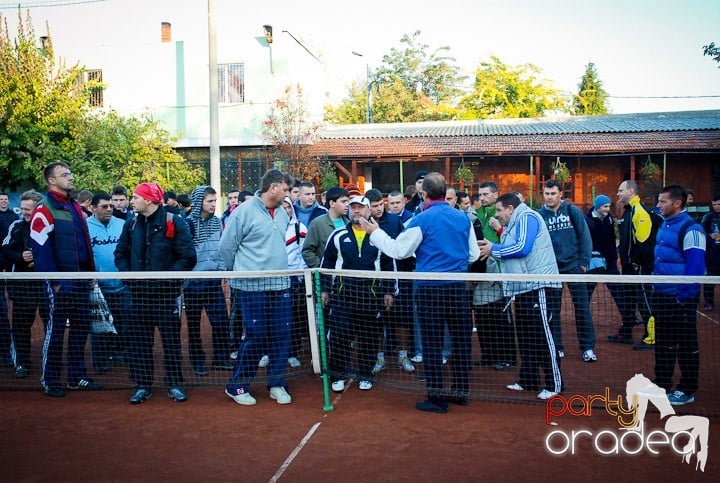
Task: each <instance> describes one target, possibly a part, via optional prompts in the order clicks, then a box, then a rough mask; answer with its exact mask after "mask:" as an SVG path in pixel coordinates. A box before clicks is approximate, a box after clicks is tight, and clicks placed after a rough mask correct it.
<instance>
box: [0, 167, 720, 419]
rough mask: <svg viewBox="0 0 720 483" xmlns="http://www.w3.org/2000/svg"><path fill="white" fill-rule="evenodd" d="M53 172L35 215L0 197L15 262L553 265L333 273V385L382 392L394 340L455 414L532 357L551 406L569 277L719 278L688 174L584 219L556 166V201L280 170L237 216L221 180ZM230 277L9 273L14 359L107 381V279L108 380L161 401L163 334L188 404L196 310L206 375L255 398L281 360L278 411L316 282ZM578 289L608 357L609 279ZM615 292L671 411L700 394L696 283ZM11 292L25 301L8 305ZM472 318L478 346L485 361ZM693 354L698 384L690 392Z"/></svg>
mask: <svg viewBox="0 0 720 483" xmlns="http://www.w3.org/2000/svg"><path fill="white" fill-rule="evenodd" d="M43 177H44V179H45V182H46V184H47V192H46V194H45V195H43V194H40V193H38V192H36V191H34V190H29V191H27V192H25V193H23V194H22V195H21V197H20V217H18V216H17V215H16V214H15V213H14V212H12V211H10V210H8V196H7V194H5V193H0V239H2V240H3V244H2V252H0V253H2V257H1V261H2V264H3V269H4V270H8V271H15V272H29V271H37V272H94V271H99V272H128V271H133V272H139V271H148V272H172V271H225V270H232V271H238V272H246V273H249V274H252V272H259V271H268V270H270V271H279V272H282V271H286V270H302V269H305V268H323V269H337V270H343V271H352V270H362V271H377V272H410V271H417V272H424V273H442V274H447V273H464V272H468V271H473V272H488V273H510V274H529V275H543V276H544V277H542V279H540V280H539V281H507V280H503V281H500V280H497V281H483V282H480V283H473V284H468V283H466V282H463V281H457V280H452V279H451V278H447V277H438V278H437V279H428V280H416V281H414V282H412V281H408V280H401V281H397V280H395V279H393V278H386V277H378V278H377V279H373V278H368V277H351V276H347V275H332V276H331V275H323V276H322V278H321V298H322V306H323V310H324V311H325V316H326V320H327V327H328V334H327V337H328V347H329V367H330V371H331V378H332V389H333V390H334V391H337V392H341V391H344V390H346V388H347V387H348V384H349V381H350V380H351V378H354V379H357V381H358V388H359V389H360V390H370V389H372V387H373V383H374V377H375V376H376V375H377V374H378V373H380V372H381V371H383V370H384V369H385V368H386V366H387V362H386V357H385V353H386V352H394V353H397V363H398V366H399V368H400V369H401V370H403V371H405V372H408V373H410V372H414V371H416V366H415V364H423V371H422V376H421V378H422V379H423V380H425V381H426V386H427V399H426V400H424V401H421V402H418V403H417V405H416V407H417V409H419V410H422V411H429V412H434V413H446V412H447V411H448V404H449V403H452V404H459V405H467V404H468V395H469V390H470V387H469V386H470V377H469V374H470V370H471V367H472V365H473V364H475V365H478V366H490V367H493V368H494V369H495V370H498V371H507V370H510V369H512V368H514V367H516V366H517V364H518V357H517V356H518V355H519V356H520V359H519V362H520V368H519V373H518V379H517V381H516V382H513V383H510V384H508V385H507V389H508V390H510V391H537V397H538V398H540V399H543V400H547V399H550V398H552V397H553V396H555V395H557V394H559V393H560V392H562V391H563V390H564V383H563V379H562V372H561V360H562V359H563V358H564V357H565V353H566V348H565V345H564V342H563V337H562V331H561V327H562V324H561V320H560V317H561V313H562V310H561V309H562V307H561V305H562V299H563V297H562V293H563V283H562V282H561V281H560V280H561V279H560V276H559V275H560V274H583V273H588V272H590V273H608V274H619V273H623V274H643V275H646V274H657V275H678V276H679V275H685V276H688V275H690V276H692V275H704V274H705V273H706V271H707V273H709V274H716V273H720V261H719V260H720V195H719V196H716V197H715V198H714V199H713V203H712V206H713V210H712V211H711V213H709V214H708V215H707V216H706V217H705V219H704V220H703V222H702V223H697V222H695V221H694V220H693V219H692V218H691V217H690V216H689V215H688V214H687V212H686V210H685V205H686V203H687V196H688V193H687V191H686V190H685V189H683V188H682V187H680V186H677V185H671V186H667V187H664V188H663V189H662V191H661V192H660V193H659V196H658V203H657V206H656V207H655V210H648V208H647V207H645V206H644V205H643V203H642V202H641V201H640V197H639V190H638V185H637V184H636V183H635V182H634V181H632V180H626V181H624V182H623V183H622V184H621V185H620V186H619V189H618V193H617V196H618V202H619V203H620V204H622V206H623V207H624V213H623V215H622V217H621V218H620V219H619V220H614V219H613V217H612V215H611V214H610V211H611V204H612V202H611V199H610V197H608V196H606V195H599V196H597V197H596V198H595V200H594V203H593V207H592V208H591V209H590V210H589V211H588V212H587V213H583V212H582V211H580V210H579V209H578V208H577V207H575V206H574V205H572V204H570V203H568V202H567V201H565V200H564V199H563V190H562V188H563V187H562V185H561V184H560V183H558V182H557V181H556V180H554V179H550V180H548V181H547V182H546V183H545V184H544V187H543V197H544V204H543V205H542V206H541V207H540V209H539V210H534V209H532V208H531V207H530V206H528V205H527V204H526V203H525V202H524V199H523V197H522V194H520V193H516V192H511V193H504V194H500V193H499V192H498V187H497V185H496V184H495V183H493V182H491V181H485V182H483V183H481V184H480V185H479V189H478V193H477V194H474V195H472V196H469V195H468V194H467V193H466V192H463V191H459V190H456V189H454V188H452V187H450V186H448V185H447V184H446V182H445V179H444V178H443V177H442V175H440V174H439V173H428V172H426V171H420V172H418V173H417V174H416V179H415V185H414V186H413V187H409V188H412V189H408V191H407V195H404V194H403V193H400V192H399V191H392V192H390V193H389V194H388V196H387V204H386V203H385V200H384V198H383V195H382V193H381V192H380V191H378V190H375V189H370V190H368V191H366V192H365V193H362V192H360V190H359V189H358V188H357V186H355V185H346V186H345V187H340V186H335V187H332V188H330V189H328V190H327V191H326V192H325V193H323V202H322V203H320V202H318V193H317V192H316V187H315V185H314V184H313V183H312V182H309V181H303V182H296V181H295V180H293V179H292V177H291V176H289V175H287V174H286V173H283V172H281V171H279V170H277V169H271V170H268V171H267V172H266V173H265V174H264V175H263V177H262V180H261V183H260V187H259V190H258V191H257V192H256V193H252V192H249V191H240V190H231V191H230V192H228V193H227V200H228V206H227V209H226V210H225V212H224V213H223V214H222V216H220V217H218V216H216V215H215V212H216V206H217V202H218V193H217V192H216V191H215V190H214V189H213V188H212V187H211V186H206V185H202V186H198V187H197V188H196V189H194V190H193V191H192V193H190V194H189V195H187V196H185V197H183V196H175V195H174V193H171V192H165V191H163V189H162V188H161V187H160V186H159V185H158V184H156V183H151V182H144V183H140V184H139V185H137V187H135V189H134V190H133V192H132V195H131V196H129V193H128V191H127V190H126V189H125V188H124V187H122V186H116V187H115V188H114V189H113V190H112V191H111V192H110V193H96V194H93V193H90V192H88V191H86V190H83V191H79V192H78V191H76V190H75V186H74V183H73V175H72V172H71V170H70V167H69V166H68V165H67V164H65V163H62V162H56V163H52V164H50V165H49V166H47V167H46V168H45V170H44V172H43ZM185 198H186V199H185ZM655 211H657V213H656V212H655ZM616 225H618V226H619V230H618V231H619V234H620V236H619V240H616V231H615V227H616ZM618 256H619V262H620V264H619V265H620V269H618ZM498 278H500V277H498ZM225 282H226V281H224V280H222V279H220V278H217V279H209V278H198V279H190V280H181V279H177V278H172V277H169V278H152V277H148V278H143V279H100V280H96V281H95V280H93V281H92V284H91V283H90V282H89V281H87V280H81V279H72V278H63V277H62V276H61V275H58V277H57V278H56V279H55V278H53V279H49V280H47V281H36V280H12V279H10V280H8V281H7V287H5V286H3V287H2V296H0V356H1V357H2V362H3V363H4V364H5V365H7V366H12V367H14V368H15V375H16V377H18V378H25V377H28V376H29V375H30V374H36V375H38V376H39V379H40V382H41V385H42V388H43V390H44V392H45V394H46V395H47V396H49V397H62V396H64V394H65V390H66V389H69V390H97V389H101V388H102V385H101V384H99V383H98V382H96V381H94V380H93V379H92V378H90V377H89V376H88V370H87V366H86V361H85V346H86V344H87V341H88V338H89V333H90V320H91V314H90V303H89V301H90V297H91V292H93V290H95V287H94V285H95V284H97V288H98V289H99V291H100V293H101V294H102V297H103V298H104V299H105V300H106V301H107V305H108V308H109V310H110V312H111V313H112V314H113V318H114V322H115V325H116V328H117V335H113V336H111V335H93V336H92V338H91V346H92V351H91V353H92V364H93V369H94V371H95V372H96V373H103V372H106V371H107V370H108V366H109V364H110V362H112V361H117V362H127V364H128V367H129V376H130V379H131V380H132V381H133V382H134V384H135V388H134V389H133V392H132V394H131V397H130V400H129V401H130V403H132V404H140V403H143V402H145V401H146V400H147V399H148V398H150V397H151V396H152V386H153V382H154V370H153V368H154V361H153V354H154V340H155V329H156V328H157V329H158V331H159V333H160V337H161V340H162V350H163V364H164V378H165V381H164V382H165V385H166V386H167V387H168V388H169V389H168V391H167V395H168V397H170V398H171V399H172V400H174V401H177V402H183V401H186V400H187V399H188V397H187V394H186V391H185V389H184V381H183V373H182V360H183V355H182V350H181V343H180V333H181V323H182V322H181V316H180V315H181V312H182V309H183V308H184V310H185V315H186V317H185V318H186V324H187V337H188V358H189V361H190V365H191V367H192V370H193V373H194V374H195V375H197V376H200V377H202V376H207V375H208V374H209V372H210V370H217V371H230V376H229V378H228V383H227V385H226V387H225V393H226V394H227V396H228V397H229V398H231V399H232V400H233V401H234V402H236V403H238V404H240V405H254V404H256V403H257V399H256V398H255V397H254V396H253V395H252V394H251V392H250V389H251V383H252V382H253V380H254V379H255V376H256V372H257V370H258V367H266V368H267V389H268V394H269V397H270V398H271V399H272V400H275V401H276V402H277V403H278V404H289V403H291V402H292V396H291V394H290V392H289V388H288V384H287V381H286V379H285V373H286V368H287V367H288V366H289V367H293V368H295V367H300V366H301V365H302V363H303V362H302V361H301V348H302V340H303V338H306V337H308V336H309V334H308V333H307V311H306V301H305V298H306V297H305V290H304V285H305V284H304V280H303V277H302V276H301V275H295V276H292V277H290V276H287V275H284V274H278V275H273V276H270V277H267V276H258V277H252V276H249V277H243V278H233V279H231V280H229V287H226V286H225V285H224V284H225ZM567 285H568V289H569V293H570V295H571V299H572V305H573V310H574V322H575V325H576V327H577V337H578V352H579V354H580V355H579V357H580V358H581V359H582V361H584V362H586V363H592V362H594V361H596V360H597V359H598V355H597V354H596V352H595V351H596V337H595V328H594V323H593V319H592V313H591V311H590V299H591V298H592V294H593V291H594V290H595V285H596V284H588V283H584V282H573V283H568V284H567ZM607 286H608V289H609V290H610V293H611V294H612V297H613V300H614V301H615V303H616V305H617V307H618V310H619V313H620V314H621V317H622V324H621V326H620V327H619V330H618V333H617V334H613V335H611V336H610V337H609V338H608V339H609V341H610V342H612V343H619V344H629V345H632V346H633V348H634V349H637V350H653V349H654V351H655V360H656V363H655V376H656V377H655V381H654V382H655V383H656V384H657V385H659V386H661V387H663V388H665V389H666V391H667V393H668V399H669V401H670V403H671V404H686V403H689V402H693V401H694V394H695V392H696V391H697V389H698V367H699V351H698V342H697V330H696V310H695V309H696V306H697V305H698V303H699V301H700V294H701V289H700V286H699V284H687V283H676V284H653V286H649V285H641V286H636V285H631V284H617V283H615V284H607ZM710 287H711V288H713V287H712V286H710ZM227 293H229V294H230V298H231V304H230V308H229V310H228V304H227V303H226V294H227ZM713 295H714V291H713V290H711V289H710V288H706V289H705V291H704V302H705V307H704V308H705V309H706V310H713V309H714V297H713ZM6 296H7V297H8V298H9V299H10V300H12V311H11V313H8V304H7V299H6ZM150 307H151V309H149V308H150ZM203 312H205V314H206V316H207V319H208V320H209V322H210V326H211V332H212V344H211V347H212V356H211V359H210V361H211V362H210V364H209V366H208V361H207V354H206V353H205V349H204V348H203V347H204V346H203V342H202V339H201V317H202V314H203ZM566 313H567V311H566ZM36 316H39V319H40V320H41V321H42V323H43V324H44V326H45V338H44V341H43V347H42V353H43V356H42V367H40V368H33V367H32V362H31V358H30V354H31V348H30V344H31V337H30V333H31V328H32V325H33V323H34V321H35V320H36ZM638 324H642V325H643V327H644V334H643V337H642V339H641V341H640V342H639V343H637V344H635V343H634V340H633V336H632V331H633V328H634V327H635V326H636V325H638ZM68 325H69V333H68V337H67V340H68V342H67V354H66V358H65V360H66V361H67V367H66V374H67V375H66V381H65V384H64V385H63V384H62V382H61V374H63V372H64V371H63V349H64V340H65V332H66V328H67V326H68ZM473 328H475V332H477V338H478V342H479V346H480V351H481V358H480V359H477V360H475V361H473V360H472V358H471V353H472V337H473V336H472V334H473V332H474V331H473ZM355 352H356V353H357V355H354V353H355ZM355 360H356V361H357V362H356V363H355V362H354V361H355ZM676 363H678V364H679V368H680V372H681V378H680V380H679V383H678V384H677V385H674V384H673V373H674V369H675V365H676ZM446 364H449V367H450V381H449V384H446V382H445V368H444V366H445V365H446Z"/></svg>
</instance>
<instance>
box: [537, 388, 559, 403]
mask: <svg viewBox="0 0 720 483" xmlns="http://www.w3.org/2000/svg"><path fill="white" fill-rule="evenodd" d="M558 394H559V393H557V392H552V391H548V390H547V389H543V390H542V391H540V392H539V393H538V399H542V400H543V401H544V400H546V399H550V398H551V397H553V396H557V395H558Z"/></svg>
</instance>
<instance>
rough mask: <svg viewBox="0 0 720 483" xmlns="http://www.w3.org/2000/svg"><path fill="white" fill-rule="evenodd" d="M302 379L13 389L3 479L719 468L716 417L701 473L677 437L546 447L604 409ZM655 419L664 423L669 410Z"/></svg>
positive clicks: (574, 473) (471, 477)
mask: <svg viewBox="0 0 720 483" xmlns="http://www.w3.org/2000/svg"><path fill="white" fill-rule="evenodd" d="M291 391H292V394H293V399H294V400H293V404H291V405H287V406H280V405H278V404H276V403H275V402H274V401H271V400H270V399H269V398H268V397H267V393H266V391H265V390H264V389H263V388H262V387H261V386H260V385H256V386H254V387H253V392H254V394H255V396H256V397H257V398H258V404H257V406H254V407H241V406H239V405H237V404H235V403H233V402H232V401H230V399H228V398H227V397H226V396H225V395H224V394H223V390H222V388H200V389H191V390H189V391H188V395H189V398H190V399H189V401H188V402H187V403H183V404H179V403H173V402H172V401H171V400H170V399H168V398H167V397H166V396H165V393H164V390H162V389H161V388H157V389H155V393H154V395H153V398H152V399H150V400H149V401H147V402H146V403H145V404H141V405H138V406H131V405H129V404H128V402H127V398H128V397H129V391H125V390H123V391H100V392H92V393H90V392H88V393H76V392H71V393H68V394H67V395H66V396H65V398H62V399H50V398H46V397H44V396H43V395H42V394H41V393H39V392H27V391H17V392H15V391H9V392H8V391H6V392H2V393H0V401H2V411H0V428H2V430H1V431H2V433H1V434H2V436H1V437H0V468H1V471H2V476H3V480H4V481H56V482H57V481H72V482H85V481H93V482H97V481H139V482H144V481H175V482H185V481H187V482H195V481H227V480H231V481H243V482H246V481H247V482H256V481H257V482H261V481H313V482H326V481H327V482H337V481H368V482H378V481H408V482H414V483H416V482H424V481H521V480H527V481H560V480H562V481H573V480H578V481H579V480H582V481H600V480H602V481H618V482H622V481H637V480H643V481H653V482H660V481H673V480H675V481H717V478H718V475H719V474H720V454H719V453H718V451H717V448H718V447H720V437H719V436H718V428H720V418H711V420H710V442H709V447H710V453H709V458H708V461H707V466H706V468H705V472H704V473H701V472H700V471H696V470H695V460H694V459H693V461H692V464H691V465H688V464H684V463H682V462H681V460H680V457H679V456H678V455H676V454H674V453H672V452H671V450H670V449H668V448H661V449H660V455H659V456H652V455H648V454H647V453H646V452H644V453H643V454H641V455H637V456H627V455H622V456H602V455H599V454H597V453H596V452H595V450H594V449H593V448H592V447H590V445H589V444H581V445H579V448H578V451H577V452H578V454H576V455H574V456H572V455H568V456H563V457H558V456H552V455H551V454H549V452H548V451H547V450H546V449H545V442H544V440H545V437H546V436H547V434H549V432H550V431H553V430H556V429H562V430H564V431H572V430H580V429H592V430H595V431H599V430H601V429H611V430H615V431H616V432H618V430H617V429H615V428H617V424H616V423H615V422H614V420H613V419H612V418H610V417H609V416H607V415H606V413H605V412H604V411H603V410H601V409H593V415H592V417H589V418H580V417H572V416H569V415H565V416H562V417H560V418H558V419H557V421H558V423H559V425H558V426H548V425H546V424H545V407H544V406H539V405H520V404H512V403H490V402H479V401H471V404H470V405H469V406H467V407H460V406H451V407H450V412H449V413H448V414H445V415H438V414H429V413H422V412H420V411H417V410H415V409H414V403H415V401H416V400H417V398H416V397H415V396H410V395H403V394H398V393H393V392H388V391H384V390H379V389H377V388H375V389H373V390H372V391H369V392H361V391H359V390H358V389H357V387H356V386H354V385H353V386H351V387H350V388H349V389H348V390H347V391H346V392H345V393H344V394H342V395H334V396H333V397H334V400H333V403H334V406H335V409H334V410H333V411H331V412H323V410H322V405H323V401H322V399H321V397H319V395H320V394H321V390H320V382H319V380H318V379H317V378H315V377H313V376H306V377H302V378H299V379H294V380H292V381H291ZM687 408H688V412H689V410H690V409H691V408H690V407H689V406H688V407H687ZM646 422H647V423H648V424H650V425H653V426H655V427H658V426H659V425H661V422H660V421H659V415H658V414H657V413H656V412H651V413H648V416H647V418H646ZM315 425H318V426H317V428H316V429H315V431H314V432H313V433H312V435H310V436H308V434H309V432H311V430H312V429H313V427H314V426H315ZM304 438H305V439H307V441H306V444H305V445H304V446H302V443H301V442H302V441H303V439H304ZM298 449H299V451H298ZM294 452H296V454H295V456H294V457H292V456H291V455H293V453H294Z"/></svg>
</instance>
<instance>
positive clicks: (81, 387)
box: [67, 377, 103, 391]
mask: <svg viewBox="0 0 720 483" xmlns="http://www.w3.org/2000/svg"><path fill="white" fill-rule="evenodd" d="M67 388H68V389H72V390H73V391H99V390H100V389H102V388H103V386H102V384H100V383H98V382H95V381H93V380H92V379H89V378H87V377H83V378H82V379H80V380H79V381H77V382H70V381H68V383H67Z"/></svg>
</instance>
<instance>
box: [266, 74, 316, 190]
mask: <svg viewBox="0 0 720 483" xmlns="http://www.w3.org/2000/svg"><path fill="white" fill-rule="evenodd" d="M319 129H320V124H318V123H313V122H311V121H310V116H309V113H308V109H307V102H306V101H305V98H304V93H303V89H302V87H300V85H299V84H297V85H289V86H287V87H286V88H285V90H284V91H283V95H282V97H280V98H279V99H277V100H275V101H274V102H273V103H272V105H271V107H270V112H269V114H268V116H267V118H266V119H265V122H264V123H263V136H264V137H265V139H266V140H267V141H268V142H269V143H270V144H271V145H272V146H273V149H274V151H273V153H271V156H273V158H274V160H275V164H276V165H277V166H278V167H279V168H281V169H283V170H285V171H287V172H289V173H290V174H292V175H293V176H295V177H296V178H299V179H306V180H315V179H317V178H318V177H319V176H320V172H319V168H318V162H317V160H314V159H312V158H311V157H310V156H309V154H308V148H309V146H310V144H311V143H312V142H313V141H314V140H315V139H316V137H317V133H318V130H319Z"/></svg>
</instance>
